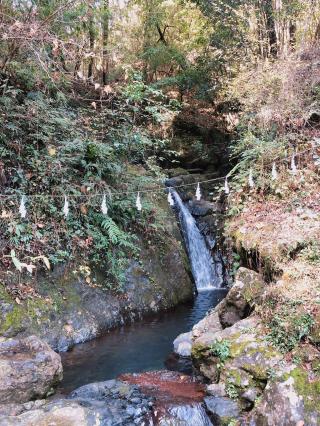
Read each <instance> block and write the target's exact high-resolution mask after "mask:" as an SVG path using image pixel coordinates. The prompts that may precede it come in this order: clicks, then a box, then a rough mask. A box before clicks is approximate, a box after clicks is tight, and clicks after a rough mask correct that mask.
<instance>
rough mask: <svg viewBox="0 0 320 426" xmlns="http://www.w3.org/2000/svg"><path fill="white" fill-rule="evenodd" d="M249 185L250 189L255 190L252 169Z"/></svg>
mask: <svg viewBox="0 0 320 426" xmlns="http://www.w3.org/2000/svg"><path fill="white" fill-rule="evenodd" d="M248 184H249V186H250V188H254V180H253V174H252V169H250V172H249V178H248Z"/></svg>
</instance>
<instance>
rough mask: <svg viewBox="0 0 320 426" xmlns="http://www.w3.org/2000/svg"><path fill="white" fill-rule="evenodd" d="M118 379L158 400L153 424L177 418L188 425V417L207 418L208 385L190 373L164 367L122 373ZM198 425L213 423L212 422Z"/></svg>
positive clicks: (152, 419) (154, 410)
mask: <svg viewBox="0 0 320 426" xmlns="http://www.w3.org/2000/svg"><path fill="white" fill-rule="evenodd" d="M119 379H120V380H123V381H125V382H127V383H130V384H135V385H138V386H139V387H140V390H141V391H142V392H143V393H144V394H145V395H147V396H152V397H153V398H154V399H155V401H154V406H153V413H152V414H151V416H150V417H149V421H150V424H155V425H166V424H171V422H172V421H175V420H178V421H179V424H181V425H182V424H188V423H185V417H186V416H187V417H188V418H189V420H190V418H193V417H194V418H195V420H196V419H197V418H198V417H201V418H202V417H206V414H205V411H204V408H203V406H202V402H203V398H204V396H205V386H204V384H202V383H200V382H198V381H196V380H195V379H194V378H192V377H191V376H186V375H184V374H181V373H178V372H174V371H167V370H163V371H151V372H146V373H139V374H123V375H121V376H120V377H119ZM174 424H175V423H174ZM198 424H203V425H211V423H210V421H208V422H206V421H203V422H201V423H198Z"/></svg>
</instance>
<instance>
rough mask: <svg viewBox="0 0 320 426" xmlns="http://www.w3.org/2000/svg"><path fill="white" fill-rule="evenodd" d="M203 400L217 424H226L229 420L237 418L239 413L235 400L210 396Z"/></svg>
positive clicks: (218, 425)
mask: <svg viewBox="0 0 320 426" xmlns="http://www.w3.org/2000/svg"><path fill="white" fill-rule="evenodd" d="M204 401H205V404H206V407H207V410H208V411H209V412H210V413H211V414H212V417H213V420H214V422H215V424H216V425H217V426H220V425H228V424H229V423H230V422H231V420H233V419H237V418H238V417H239V415H240V411H239V408H238V404H237V402H236V401H233V400H232V399H230V398H225V397H213V396H211V397H207V398H205V400H204Z"/></svg>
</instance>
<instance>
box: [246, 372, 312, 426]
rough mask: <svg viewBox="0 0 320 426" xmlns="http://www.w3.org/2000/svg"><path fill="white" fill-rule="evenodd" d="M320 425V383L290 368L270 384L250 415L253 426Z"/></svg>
mask: <svg viewBox="0 0 320 426" xmlns="http://www.w3.org/2000/svg"><path fill="white" fill-rule="evenodd" d="M319 423H320V379H316V378H315V377H310V376H309V373H308V372H307V371H305V370H303V369H302V368H299V367H294V366H291V367H290V368H289V367H287V368H286V371H285V372H284V373H283V374H280V375H279V377H277V378H276V379H275V380H273V381H270V382H269V383H268V385H267V387H266V390H265V392H264V394H263V397H262V399H261V401H260V403H259V404H257V406H256V407H255V409H254V411H253V413H252V415H251V422H250V425H252V426H255V425H257V426H258V425H262V424H263V425H266V426H273V425H279V426H291V425H292V426H296V425H297V424H301V425H302V424H303V425H305V426H313V425H314V426H316V425H318V424H319Z"/></svg>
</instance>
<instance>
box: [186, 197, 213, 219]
mask: <svg viewBox="0 0 320 426" xmlns="http://www.w3.org/2000/svg"><path fill="white" fill-rule="evenodd" d="M188 207H189V210H190V213H191V214H192V215H193V216H207V215H209V214H211V213H213V212H214V211H216V210H217V206H216V204H215V203H210V202H209V201H206V200H199V201H197V200H192V201H189V205H188Z"/></svg>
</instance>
